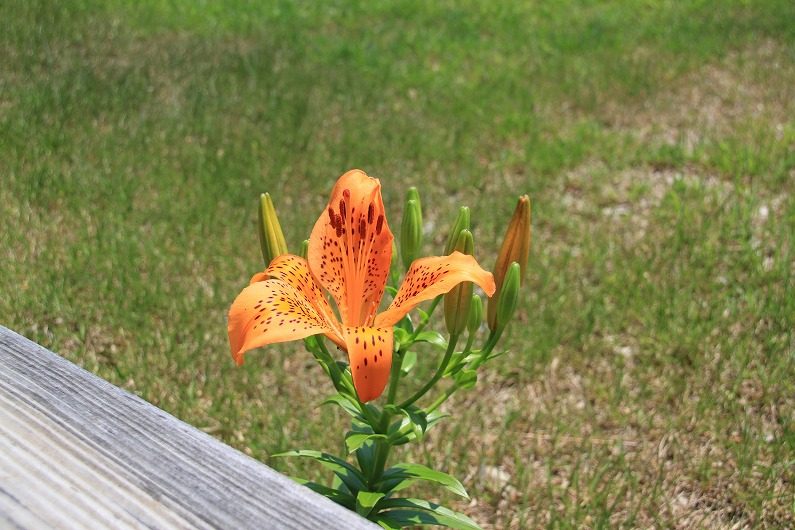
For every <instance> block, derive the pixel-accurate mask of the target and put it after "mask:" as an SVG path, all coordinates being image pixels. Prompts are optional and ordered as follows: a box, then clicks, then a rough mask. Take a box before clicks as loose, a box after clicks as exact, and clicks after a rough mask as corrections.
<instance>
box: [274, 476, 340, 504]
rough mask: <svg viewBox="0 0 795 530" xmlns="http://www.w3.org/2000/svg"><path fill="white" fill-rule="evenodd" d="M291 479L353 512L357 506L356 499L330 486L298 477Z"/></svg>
mask: <svg viewBox="0 0 795 530" xmlns="http://www.w3.org/2000/svg"><path fill="white" fill-rule="evenodd" d="M290 478H291V479H293V480H294V481H296V482H297V483H299V484H301V485H303V486H306V487H307V488H309V489H311V490H312V491H314V492H315V493H320V494H321V495H323V496H324V497H326V498H328V499H330V500H332V501H334V502H336V503H337V504H339V505H342V506H344V507H346V508H348V509H349V510H352V509H353V508H354V506H355V505H356V499H354V498H353V497H352V496H351V495H350V494H349V493H346V492H344V491H340V490H338V489H334V488H330V487H328V486H324V485H323V484H318V483H317V482H310V481H308V480H306V479H302V478H298V477H290Z"/></svg>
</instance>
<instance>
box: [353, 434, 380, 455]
mask: <svg viewBox="0 0 795 530" xmlns="http://www.w3.org/2000/svg"><path fill="white" fill-rule="evenodd" d="M370 440H386V436H385V435H383V434H372V433H364V432H353V431H351V432H349V433H348V434H347V435H345V447H347V448H348V452H349V453H352V452H354V451H356V450H357V449H358V448H360V447H361V446H362V445H364V443H365V442H367V441H370Z"/></svg>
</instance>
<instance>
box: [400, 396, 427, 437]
mask: <svg viewBox="0 0 795 530" xmlns="http://www.w3.org/2000/svg"><path fill="white" fill-rule="evenodd" d="M401 412H402V413H403V415H404V416H405V417H406V419H407V420H408V423H409V424H410V425H411V430H412V431H413V432H414V436H415V437H416V438H417V439H418V440H421V439H422V437H423V435H425V431H426V430H427V429H428V419H427V415H426V414H425V411H424V410H422V409H421V408H419V407H416V406H414V405H410V406H409V407H408V408H406V409H402V410H401Z"/></svg>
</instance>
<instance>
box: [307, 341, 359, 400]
mask: <svg viewBox="0 0 795 530" xmlns="http://www.w3.org/2000/svg"><path fill="white" fill-rule="evenodd" d="M315 339H316V342H317V344H318V346H319V347H320V350H321V351H322V352H323V354H324V355H325V356H326V364H328V367H329V370H330V371H331V372H332V375H331V380H332V382H334V388H336V389H337V391H338V392H342V391H343V390H347V391H348V392H349V393H350V392H352V391H353V389H352V388H351V387H350V385H346V384H345V383H347V381H346V379H345V377H344V375H343V373H342V372H341V371H340V367H339V366H337V361H336V360H334V357H333V356H332V355H331V352H329V351H328V348H326V343H325V342H324V341H323V336H322V335H315ZM354 395H355V394H354Z"/></svg>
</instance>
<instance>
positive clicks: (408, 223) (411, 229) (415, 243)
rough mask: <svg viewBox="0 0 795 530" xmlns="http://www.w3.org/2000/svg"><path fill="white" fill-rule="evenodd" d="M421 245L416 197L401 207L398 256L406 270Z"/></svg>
mask: <svg viewBox="0 0 795 530" xmlns="http://www.w3.org/2000/svg"><path fill="white" fill-rule="evenodd" d="M415 192H416V190H415ZM409 196H411V193H409ZM421 247H422V209H421V208H420V201H419V200H418V199H409V200H407V201H406V206H405V208H403V222H402V224H401V225H400V257H401V258H402V259H403V266H404V267H405V268H406V269H407V270H408V268H409V267H410V266H411V263H412V262H413V261H414V260H415V259H416V258H417V256H418V255H419V253H420V248H421Z"/></svg>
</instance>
